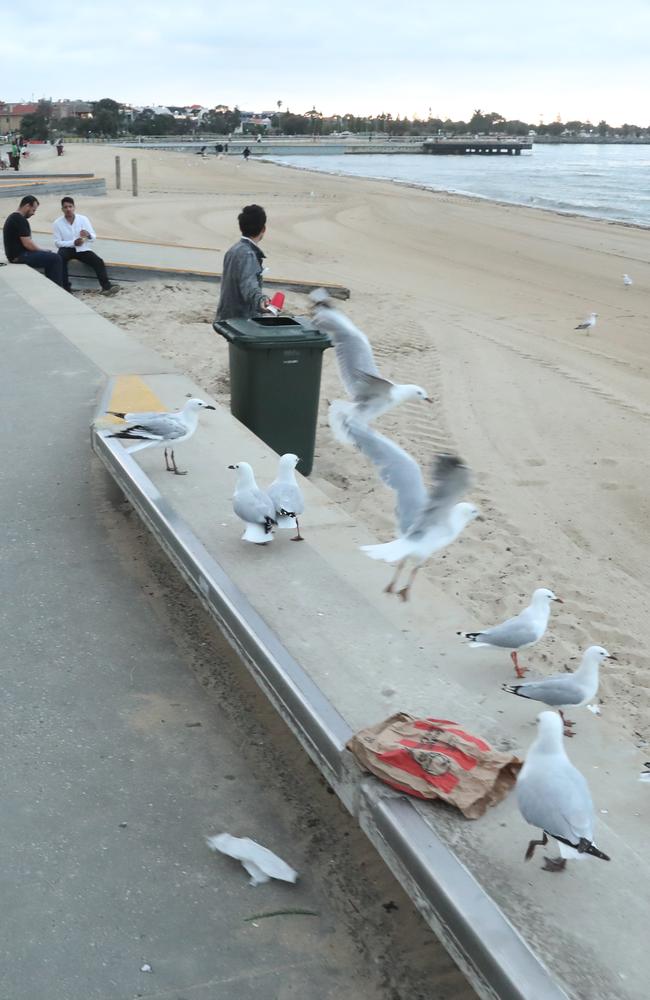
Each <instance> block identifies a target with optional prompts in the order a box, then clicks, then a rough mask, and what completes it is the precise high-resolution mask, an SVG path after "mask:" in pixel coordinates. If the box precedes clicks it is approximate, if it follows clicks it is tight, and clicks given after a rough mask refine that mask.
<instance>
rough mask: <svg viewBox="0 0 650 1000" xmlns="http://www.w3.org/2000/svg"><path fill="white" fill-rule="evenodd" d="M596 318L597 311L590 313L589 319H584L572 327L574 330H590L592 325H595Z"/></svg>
mask: <svg viewBox="0 0 650 1000" xmlns="http://www.w3.org/2000/svg"><path fill="white" fill-rule="evenodd" d="M597 319H598V313H591V315H590V316H589V319H586V320H585V321H584V323H579V324H578V326H576V327H575V328H574V329H576V330H591V328H592V327H594V326H595V325H596V320H597Z"/></svg>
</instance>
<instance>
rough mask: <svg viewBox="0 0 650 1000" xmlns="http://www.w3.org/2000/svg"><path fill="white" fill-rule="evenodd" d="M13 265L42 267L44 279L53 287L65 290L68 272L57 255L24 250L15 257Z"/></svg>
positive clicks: (44, 251)
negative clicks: (53, 285) (58, 286)
mask: <svg viewBox="0 0 650 1000" xmlns="http://www.w3.org/2000/svg"><path fill="white" fill-rule="evenodd" d="M14 264H27V266H28V267H42V268H43V270H44V271H45V277H46V278H49V279H50V281H53V282H54V284H55V285H61V287H62V288H67V283H68V282H67V278H68V272H67V268H66V266H65V262H64V261H63V260H61V258H60V257H59V255H58V254H57V253H52V252H51V251H50V250H25V251H24V252H23V253H21V254H20V256H18V257H16V259H15V260H14Z"/></svg>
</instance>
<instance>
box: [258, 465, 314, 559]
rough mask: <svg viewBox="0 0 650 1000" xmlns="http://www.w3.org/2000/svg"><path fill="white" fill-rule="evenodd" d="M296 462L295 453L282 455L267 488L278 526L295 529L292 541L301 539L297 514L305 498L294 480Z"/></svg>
mask: <svg viewBox="0 0 650 1000" xmlns="http://www.w3.org/2000/svg"><path fill="white" fill-rule="evenodd" d="M298 462H299V458H298V456H297V455H289V454H287V455H282V457H281V458H280V461H279V462H278V474H277V476H276V477H275V479H274V480H273V482H272V483H271V485H270V486H269V488H268V490H267V493H268V495H269V496H270V498H271V500H272V501H273V505H274V507H275V517H276V520H277V522H278V528H294V527H295V529H296V534H295V535H294V536H293V538H292V539H291V541H292V542H302V540H303V537H302V535H301V534H300V523H299V521H298V516H299V515H300V514H302V513H303V511H304V509H305V498H304V497H303V495H302V492H301V490H300V487H299V486H298V483H297V482H296V473H295V468H296V466H297V464H298Z"/></svg>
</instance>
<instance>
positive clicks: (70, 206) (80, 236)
mask: <svg viewBox="0 0 650 1000" xmlns="http://www.w3.org/2000/svg"><path fill="white" fill-rule="evenodd" d="M61 208H62V209H63V215H61V216H60V217H59V218H58V219H57V220H56V222H55V223H54V242H55V244H56V246H57V247H58V248H59V257H61V259H62V261H63V272H64V274H63V277H64V282H65V285H66V287H67V289H68V291H70V281H69V278H68V261H69V260H73V259H74V260H79V261H81V263H82V264H87V265H88V267H91V268H92V269H93V271H94V272H95V274H96V275H97V280H98V281H99V284H100V285H101V287H102V295H115V293H116V292H119V290H120V286H119V285H113V284H111V282H110V281H109V279H108V275H107V273H106V265H105V264H104V261H103V260H102V258H101V257H98V256H97V254H96V253H95V252H94V251H93V250H91V249H90V247H89V246H88V244H89V243H91V242H92V241H93V240H94V239H96V238H97V237H96V235H95V231H94V229H93V227H92V225H91V223H90V219H88V218H87V217H86V216H85V215H79V214H78V213H77V212H75V208H74V198H71V197H70V196H69V195H66V197H65V198H62V199H61Z"/></svg>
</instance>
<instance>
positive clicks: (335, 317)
mask: <svg viewBox="0 0 650 1000" xmlns="http://www.w3.org/2000/svg"><path fill="white" fill-rule="evenodd" d="M311 298H312V300H313V301H314V302H315V303H316V306H315V309H314V320H315V322H316V325H317V326H318V328H319V329H320V330H324V331H325V332H326V333H329V334H330V335H331V337H332V339H333V341H334V350H335V353H336V361H337V363H338V366H339V375H340V376H341V381H342V383H343V385H344V387H345V389H346V391H347V393H348V395H349V396H350V397H351V399H352V402H351V403H345V402H343V401H341V400H335V401H334V402H333V403H332V405H331V407H330V426H331V428H332V430H333V432H334V435H335V437H337V440H339V441H341V442H342V443H344V444H353V443H354V442H353V441H352V440H351V438H350V437H349V436H348V435H346V433H345V425H344V424H343V422H342V419H340V418H339V419H338V420H337V419H336V418H334V414H336V413H338V414H340V415H341V417H350V418H352V419H354V420H357V421H358V422H359V423H362V424H368V423H370V422H371V421H372V420H375V419H376V418H377V417H379V416H381V414H382V413H385V412H386V411H387V410H390V409H392V408H393V407H394V406H397V405H399V403H403V402H405V401H406V400H408V399H423V400H424V401H425V402H427V403H431V402H433V400H432V399H431V397H430V396H429V395H428V394H427V392H426V390H425V389H423V388H422V387H421V386H419V385H400V384H397V383H395V382H391V381H389V379H386V378H383V377H382V375H381V374H380V372H379V369H378V368H377V365H376V364H375V358H374V356H373V353H372V347H371V346H370V341H369V340H368V338H367V337H366V335H365V333H362V332H361V330H359V329H358V328H357V327H356V326H355V325H354V323H353V322H352V321H351V320H350V319H349V318H348V317H347V316H346V315H345V314H344V313H342V312H340V311H339V310H338V309H333V308H332V307H331V306H330V305H329V299H328V298H327V293H326V292H324V291H323V289H322V288H321V289H317V290H316V291H315V292H312V294H311Z"/></svg>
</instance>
